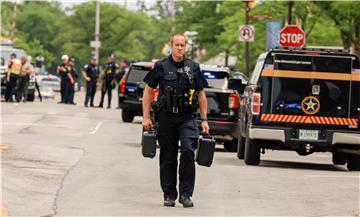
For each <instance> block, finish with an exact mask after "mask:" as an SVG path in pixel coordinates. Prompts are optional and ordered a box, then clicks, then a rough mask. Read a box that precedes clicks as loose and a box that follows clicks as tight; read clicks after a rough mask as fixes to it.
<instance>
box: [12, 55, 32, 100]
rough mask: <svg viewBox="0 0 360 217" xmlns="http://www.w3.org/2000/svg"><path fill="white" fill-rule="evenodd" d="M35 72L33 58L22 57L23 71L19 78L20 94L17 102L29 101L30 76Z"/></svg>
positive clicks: (21, 70)
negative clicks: (32, 63)
mask: <svg viewBox="0 0 360 217" xmlns="http://www.w3.org/2000/svg"><path fill="white" fill-rule="evenodd" d="M33 72H34V68H33V66H32V65H31V57H30V56H28V57H21V69H20V74H19V77H18V79H19V81H18V88H17V89H18V94H17V99H16V101H17V102H20V101H21V100H22V101H23V102H24V103H25V102H26V101H27V96H28V87H29V81H30V76H31V74H32V73H33Z"/></svg>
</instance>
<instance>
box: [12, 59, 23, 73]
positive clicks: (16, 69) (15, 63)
mask: <svg viewBox="0 0 360 217" xmlns="http://www.w3.org/2000/svg"><path fill="white" fill-rule="evenodd" d="M20 71H21V61H20V60H18V59H14V60H12V65H11V68H10V73H12V74H15V75H19V74H20Z"/></svg>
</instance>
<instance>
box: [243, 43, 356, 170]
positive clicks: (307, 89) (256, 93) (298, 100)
mask: <svg viewBox="0 0 360 217" xmlns="http://www.w3.org/2000/svg"><path fill="white" fill-rule="evenodd" d="M359 72H360V65H359V58H358V57H357V56H355V55H352V54H349V53H347V52H345V51H341V50H324V49H274V50H270V51H268V52H266V53H263V54H261V55H260V56H259V58H258V60H257V63H256V66H255V69H254V71H253V73H252V76H251V78H250V81H249V84H248V85H247V87H246V88H245V92H244V95H243V97H242V98H241V103H240V105H241V112H240V122H241V124H240V126H241V127H240V135H241V136H240V138H239V144H238V157H239V158H240V159H243V158H245V163H246V164H248V165H258V164H259V163H260V154H261V150H263V152H264V151H265V150H266V149H274V150H290V151H296V152H297V153H298V154H300V155H308V154H311V153H313V152H332V157H333V158H332V159H333V163H334V164H340V165H344V164H346V163H347V168H348V169H349V170H360V130H359V119H360V73H359Z"/></svg>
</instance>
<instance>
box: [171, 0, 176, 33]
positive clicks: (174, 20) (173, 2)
mask: <svg viewBox="0 0 360 217" xmlns="http://www.w3.org/2000/svg"><path fill="white" fill-rule="evenodd" d="M171 6H172V9H171V12H172V29H171V30H172V31H173V32H175V28H176V0H172V5H171Z"/></svg>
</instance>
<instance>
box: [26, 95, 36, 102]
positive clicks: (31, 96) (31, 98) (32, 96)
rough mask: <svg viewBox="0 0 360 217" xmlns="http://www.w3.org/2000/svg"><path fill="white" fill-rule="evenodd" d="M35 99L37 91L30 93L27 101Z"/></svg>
mask: <svg viewBox="0 0 360 217" xmlns="http://www.w3.org/2000/svg"><path fill="white" fill-rule="evenodd" d="M34 99H35V93H30V94H28V95H27V101H30V102H32V101H34Z"/></svg>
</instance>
